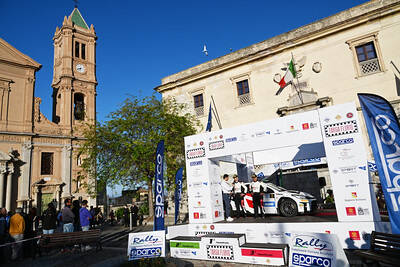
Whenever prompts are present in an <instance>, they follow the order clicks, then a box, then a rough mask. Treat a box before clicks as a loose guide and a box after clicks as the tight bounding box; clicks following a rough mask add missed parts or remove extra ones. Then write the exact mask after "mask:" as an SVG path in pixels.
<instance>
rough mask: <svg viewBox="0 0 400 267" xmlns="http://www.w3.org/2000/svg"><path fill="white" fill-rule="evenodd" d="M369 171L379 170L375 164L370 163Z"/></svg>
mask: <svg viewBox="0 0 400 267" xmlns="http://www.w3.org/2000/svg"><path fill="white" fill-rule="evenodd" d="M368 170H369V171H370V172H376V171H378V168H377V167H376V164H375V163H373V162H369V161H368Z"/></svg>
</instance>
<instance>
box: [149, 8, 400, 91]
mask: <svg viewBox="0 0 400 267" xmlns="http://www.w3.org/2000/svg"><path fill="white" fill-rule="evenodd" d="M399 11H400V1H399V0H383V1H370V2H367V3H365V4H362V5H359V6H356V7H353V8H350V9H348V10H345V11H342V12H340V13H338V14H335V15H332V16H330V17H327V18H324V19H321V20H318V21H316V22H314V23H311V24H308V25H305V26H302V27H300V28H297V29H295V30H292V31H289V32H286V33H283V34H281V35H278V36H275V37H272V38H270V39H267V40H265V41H262V42H260V43H257V44H254V45H251V46H249V47H246V48H243V49H240V50H238V51H235V52H233V53H230V54H228V55H225V56H222V57H219V58H216V59H213V60H211V61H208V62H205V63H203V64H200V65H197V66H194V67H192V68H189V69H186V70H184V71H181V72H178V73H176V74H173V75H170V76H167V77H165V78H163V79H162V84H161V85H160V86H158V87H156V88H154V90H156V91H158V92H160V93H161V92H163V91H166V90H170V89H174V88H175V87H179V86H183V85H185V84H187V83H190V82H193V81H196V80H199V79H203V78H205V77H208V76H210V75H215V74H217V73H219V72H222V71H225V70H228V69H231V68H234V67H237V66H240V65H243V64H247V63H249V62H252V61H256V60H260V59H263V58H265V57H268V56H272V55H274V54H277V53H281V52H283V51H285V50H287V49H291V48H294V47H296V46H299V45H303V44H305V43H308V42H311V41H313V40H315V39H320V38H322V37H326V36H329V35H331V34H334V33H337V32H340V31H344V30H347V29H350V28H352V27H355V26H358V25H360V24H363V23H365V22H369V21H372V20H374V19H376V18H381V17H384V16H388V15H391V14H394V13H397V12H399Z"/></svg>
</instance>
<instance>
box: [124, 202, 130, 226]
mask: <svg viewBox="0 0 400 267" xmlns="http://www.w3.org/2000/svg"><path fill="white" fill-rule="evenodd" d="M124 226H125V227H129V209H128V207H127V206H125V208H124Z"/></svg>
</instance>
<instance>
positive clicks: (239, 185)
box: [233, 174, 247, 218]
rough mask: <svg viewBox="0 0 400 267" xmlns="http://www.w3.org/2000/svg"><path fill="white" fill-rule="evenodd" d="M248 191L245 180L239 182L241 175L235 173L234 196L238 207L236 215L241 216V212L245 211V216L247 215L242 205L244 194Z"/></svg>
mask: <svg viewBox="0 0 400 267" xmlns="http://www.w3.org/2000/svg"><path fill="white" fill-rule="evenodd" d="M246 192H247V188H246V186H245V185H244V184H243V182H239V177H238V176H237V175H236V174H234V175H233V194H234V195H233V197H234V199H235V207H236V217H237V218H239V217H240V214H241V213H242V212H243V216H244V217H246V213H245V211H244V210H243V207H242V199H243V196H244V194H245V193H246Z"/></svg>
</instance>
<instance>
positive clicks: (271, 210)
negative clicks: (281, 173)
mask: <svg viewBox="0 0 400 267" xmlns="http://www.w3.org/2000/svg"><path fill="white" fill-rule="evenodd" d="M245 185H246V186H247V188H249V187H250V184H245ZM262 187H263V189H264V190H263V191H264V194H263V199H262V208H263V212H264V214H280V215H283V216H285V217H292V216H296V215H297V214H304V213H308V212H311V211H313V209H314V208H315V207H316V204H317V200H316V198H315V197H314V196H312V195H310V194H308V193H305V192H300V191H295V190H287V189H285V188H283V187H280V186H277V185H274V184H272V183H262ZM231 207H232V210H233V211H236V206H235V202H234V201H233V200H232V201H231ZM242 207H243V209H244V211H245V212H246V214H254V207H253V197H252V196H251V194H250V193H246V194H245V196H244V197H243V200H242Z"/></svg>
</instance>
